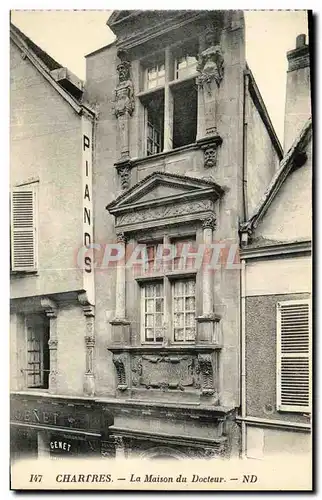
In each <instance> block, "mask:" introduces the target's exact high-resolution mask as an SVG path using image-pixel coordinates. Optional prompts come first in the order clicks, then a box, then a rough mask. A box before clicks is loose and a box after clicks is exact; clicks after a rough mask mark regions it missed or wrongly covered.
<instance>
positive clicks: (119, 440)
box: [112, 436, 124, 448]
mask: <svg viewBox="0 0 322 500" xmlns="http://www.w3.org/2000/svg"><path fill="white" fill-rule="evenodd" d="M112 439H113V441H114V444H115V447H116V448H124V441H123V436H112Z"/></svg>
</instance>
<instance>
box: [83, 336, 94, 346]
mask: <svg viewBox="0 0 322 500" xmlns="http://www.w3.org/2000/svg"><path fill="white" fill-rule="evenodd" d="M85 345H86V347H94V346H95V338H94V337H89V336H86V337H85Z"/></svg>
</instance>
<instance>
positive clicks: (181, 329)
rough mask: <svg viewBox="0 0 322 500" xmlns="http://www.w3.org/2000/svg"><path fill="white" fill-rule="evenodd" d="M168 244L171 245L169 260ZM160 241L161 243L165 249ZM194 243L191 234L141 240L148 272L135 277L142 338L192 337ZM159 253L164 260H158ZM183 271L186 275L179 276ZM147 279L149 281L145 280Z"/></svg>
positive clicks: (177, 339) (160, 339)
mask: <svg viewBox="0 0 322 500" xmlns="http://www.w3.org/2000/svg"><path fill="white" fill-rule="evenodd" d="M141 244H142V243H141ZM169 244H171V245H173V249H172V259H171V260H170V261H169V258H168V257H169V253H168V252H169V250H170V249H169ZM159 245H161V248H159ZM162 245H165V247H164V248H165V250H164V249H163V248H162ZM183 245H186V249H187V253H186V255H184V256H183V255H182V253H183V252H182V247H183ZM195 245H196V241H195V237H194V236H186V237H180V238H177V237H175V238H173V239H172V238H169V237H168V236H164V238H163V242H162V241H161V240H158V241H156V242H150V243H146V244H145V251H144V255H145V256H146V259H147V261H145V265H144V270H145V271H147V272H148V275H149V278H148V277H147V275H146V274H145V275H144V273H143V272H142V276H141V278H140V276H139V277H138V279H139V280H140V279H141V285H140V286H141V299H142V302H141V331H142V341H143V342H151V343H154V342H163V341H164V340H165V337H168V340H169V341H172V342H173V341H174V342H193V341H195V339H196V320H195V317H196V306H195V296H196V280H195V272H196V270H194V265H193V261H195V257H194V256H193V254H194V249H195ZM163 253H164V255H165V260H164V261H163V260H162V255H163ZM188 253H189V256H188V255H187V254H188ZM142 255H143V253H142ZM175 255H176V256H175ZM141 271H143V268H142V269H141ZM151 273H152V276H151ZM177 273H178V274H177ZM185 273H187V277H185V276H183V275H184V274H185ZM182 274H183V275H182ZM150 276H151V280H150ZM147 279H148V280H149V281H146V280H147ZM166 324H167V325H172V328H170V326H169V328H168V329H165V325H166Z"/></svg>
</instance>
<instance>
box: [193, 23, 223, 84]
mask: <svg viewBox="0 0 322 500" xmlns="http://www.w3.org/2000/svg"><path fill="white" fill-rule="evenodd" d="M205 41H206V46H207V48H206V49H205V50H203V51H202V52H201V54H199V60H198V65H197V71H198V72H199V76H198V77H197V85H198V86H200V87H203V86H204V85H205V84H206V86H207V90H208V92H209V93H210V94H211V85H210V84H211V82H212V81H213V80H215V82H216V84H217V87H219V86H220V83H221V81H222V79H223V76H224V58H223V55H222V51H221V47H220V45H218V43H216V39H215V32H214V31H212V30H209V31H208V32H207V33H206V40H205Z"/></svg>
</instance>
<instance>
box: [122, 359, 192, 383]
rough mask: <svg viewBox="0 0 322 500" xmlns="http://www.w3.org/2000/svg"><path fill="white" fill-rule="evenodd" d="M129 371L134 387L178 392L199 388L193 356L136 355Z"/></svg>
mask: <svg viewBox="0 0 322 500" xmlns="http://www.w3.org/2000/svg"><path fill="white" fill-rule="evenodd" d="M131 370H132V385H133V386H134V387H140V386H141V387H145V388H147V389H150V388H151V389H152V388H153V389H160V390H171V389H176V390H180V391H184V390H185V389H186V388H189V387H190V388H195V389H198V388H199V387H200V381H199V365H198V361H197V357H196V356H193V355H180V354H155V355H148V354H146V355H142V356H139V355H137V356H134V357H133V358H132V363H131Z"/></svg>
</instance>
